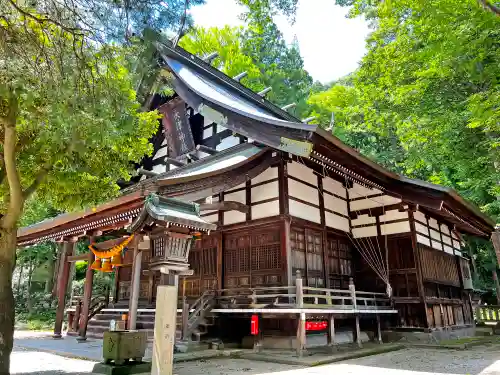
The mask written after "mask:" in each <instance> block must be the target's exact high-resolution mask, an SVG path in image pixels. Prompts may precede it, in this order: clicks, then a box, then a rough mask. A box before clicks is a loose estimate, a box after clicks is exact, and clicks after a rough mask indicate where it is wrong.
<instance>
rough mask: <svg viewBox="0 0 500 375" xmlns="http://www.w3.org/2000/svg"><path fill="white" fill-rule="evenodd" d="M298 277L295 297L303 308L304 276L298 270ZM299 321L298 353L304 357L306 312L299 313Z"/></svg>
mask: <svg viewBox="0 0 500 375" xmlns="http://www.w3.org/2000/svg"><path fill="white" fill-rule="evenodd" d="M296 275H297V277H296V278H295V298H296V304H297V308H299V309H302V308H303V307H304V290H303V285H302V277H301V276H300V271H297V274H296ZM298 318H299V319H298V322H297V355H298V356H299V357H302V354H303V353H304V349H305V347H306V314H305V313H303V312H301V313H299V317H298Z"/></svg>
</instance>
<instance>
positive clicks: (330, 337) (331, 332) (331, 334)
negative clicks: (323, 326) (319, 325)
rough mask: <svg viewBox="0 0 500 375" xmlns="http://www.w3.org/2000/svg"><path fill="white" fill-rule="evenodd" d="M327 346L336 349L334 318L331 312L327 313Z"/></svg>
mask: <svg viewBox="0 0 500 375" xmlns="http://www.w3.org/2000/svg"><path fill="white" fill-rule="evenodd" d="M327 342H328V346H330V347H332V348H333V349H336V343H335V318H334V315H333V314H330V315H328V332H327Z"/></svg>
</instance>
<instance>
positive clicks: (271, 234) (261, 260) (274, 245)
mask: <svg viewBox="0 0 500 375" xmlns="http://www.w3.org/2000/svg"><path fill="white" fill-rule="evenodd" d="M280 250H281V248H280V233H279V231H278V230H273V231H268V232H263V233H256V234H254V235H252V236H251V262H252V271H262V270H274V269H281V251H280Z"/></svg>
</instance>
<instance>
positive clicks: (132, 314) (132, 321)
mask: <svg viewBox="0 0 500 375" xmlns="http://www.w3.org/2000/svg"><path fill="white" fill-rule="evenodd" d="M138 242H139V241H135V246H134V260H133V263H132V267H133V268H132V283H131V284H132V291H131V293H130V302H129V311H128V327H127V328H128V329H129V330H134V329H135V328H136V323H137V307H138V305H139V293H140V290H139V289H140V287H141V266H142V251H140V250H139V246H138Z"/></svg>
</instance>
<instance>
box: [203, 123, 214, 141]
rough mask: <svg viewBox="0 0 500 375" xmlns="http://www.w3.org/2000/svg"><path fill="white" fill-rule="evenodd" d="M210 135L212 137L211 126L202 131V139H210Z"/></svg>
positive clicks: (212, 130) (212, 129)
mask: <svg viewBox="0 0 500 375" xmlns="http://www.w3.org/2000/svg"><path fill="white" fill-rule="evenodd" d="M212 135H214V128H213V127H212V126H211V127H209V128H206V129H204V130H203V139H207V138H210V137H211V136H212Z"/></svg>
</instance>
